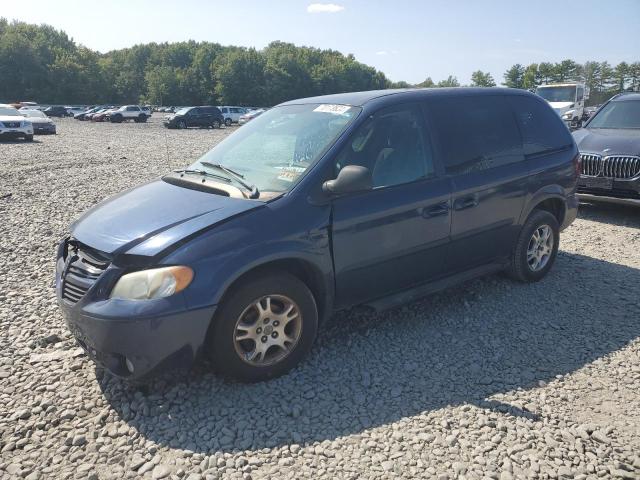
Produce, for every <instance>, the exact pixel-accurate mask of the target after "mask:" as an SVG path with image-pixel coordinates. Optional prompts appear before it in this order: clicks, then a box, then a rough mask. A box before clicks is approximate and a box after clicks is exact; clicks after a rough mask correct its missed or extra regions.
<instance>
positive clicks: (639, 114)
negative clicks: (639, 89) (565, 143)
mask: <svg viewBox="0 0 640 480" xmlns="http://www.w3.org/2000/svg"><path fill="white" fill-rule="evenodd" d="M587 128H640V100H627V101H623V102H610V103H608V104H607V105H606V106H605V107H603V108H602V110H600V111H599V112H598V114H597V115H596V116H595V117H593V120H591V122H589V125H587Z"/></svg>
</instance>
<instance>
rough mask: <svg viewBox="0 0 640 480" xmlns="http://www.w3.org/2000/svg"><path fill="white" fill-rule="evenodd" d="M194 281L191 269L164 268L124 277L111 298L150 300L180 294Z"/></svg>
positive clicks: (114, 289) (119, 281)
mask: <svg viewBox="0 0 640 480" xmlns="http://www.w3.org/2000/svg"><path fill="white" fill-rule="evenodd" d="M191 280H193V270H191V269H190V268H189V267H164V268H154V269H151V270H142V271H140V272H133V273H127V274H126V275H123V276H122V277H121V278H120V280H118V283H116V286H115V287H114V288H113V291H112V292H111V295H110V298H122V299H126V300H150V299H153V298H163V297H168V296H170V295H173V294H174V293H178V292H180V291H182V290H184V289H185V288H187V286H188V285H189V284H190V283H191Z"/></svg>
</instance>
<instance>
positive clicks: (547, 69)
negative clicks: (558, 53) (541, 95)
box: [538, 62, 554, 83]
mask: <svg viewBox="0 0 640 480" xmlns="http://www.w3.org/2000/svg"><path fill="white" fill-rule="evenodd" d="M553 76H554V66H553V64H552V63H549V62H540V64H539V65H538V77H539V78H540V83H550V82H552V81H553Z"/></svg>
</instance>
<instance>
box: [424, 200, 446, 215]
mask: <svg viewBox="0 0 640 480" xmlns="http://www.w3.org/2000/svg"><path fill="white" fill-rule="evenodd" d="M448 214H449V202H441V203H438V204H436V205H433V206H431V207H426V208H423V209H422V216H423V217H424V218H433V217H439V216H442V215H448Z"/></svg>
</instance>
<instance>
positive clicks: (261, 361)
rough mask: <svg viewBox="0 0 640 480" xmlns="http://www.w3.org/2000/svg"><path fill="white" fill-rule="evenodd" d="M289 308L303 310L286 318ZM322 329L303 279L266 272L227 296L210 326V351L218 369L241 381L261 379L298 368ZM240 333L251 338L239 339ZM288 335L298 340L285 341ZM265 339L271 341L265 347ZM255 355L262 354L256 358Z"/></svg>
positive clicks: (208, 341) (258, 380) (266, 342)
mask: <svg viewBox="0 0 640 480" xmlns="http://www.w3.org/2000/svg"><path fill="white" fill-rule="evenodd" d="M267 298H269V299H271V300H270V303H268V301H267ZM258 302H259V303H260V305H261V308H262V310H263V314H262V315H260V314H259V310H258V308H257V304H258ZM289 307H292V309H291V310H290V312H291V313H289V316H291V315H295V313H297V315H295V316H292V317H291V318H290V319H289V321H287V322H286V323H285V322H283V321H282V319H283V318H287V317H280V315H286V312H287V311H289V310H288V308H289ZM269 313H270V314H271V315H274V316H275V319H274V318H273V317H269V316H268V315H269ZM279 318H280V320H278V319H279ZM243 325H244V326H245V328H243ZM317 331H318V309H317V307H316V302H315V299H314V298H313V295H312V294H311V291H309V289H308V288H307V286H306V285H305V284H304V283H303V282H301V281H300V280H298V279H297V278H296V277H294V276H293V275H290V274H287V273H281V274H270V275H260V276H256V277H254V278H250V279H248V280H247V281H245V282H243V283H242V284H240V285H239V286H237V287H235V288H233V289H232V291H230V292H229V293H228V294H227V295H226V296H225V299H223V301H222V304H221V306H220V309H219V310H218V311H217V312H216V315H215V318H214V319H213V323H212V325H211V327H210V329H209V335H208V339H207V351H208V354H209V357H210V358H211V360H212V362H213V365H214V368H215V369H216V371H217V372H218V373H220V374H222V375H223V376H225V377H227V378H231V379H234V380H238V381H241V382H260V381H264V380H268V379H271V378H275V377H278V376H280V375H283V374H284V373H286V372H288V371H289V370H290V369H292V368H293V367H295V366H296V365H297V364H298V363H299V362H300V361H301V360H302V358H303V357H304V356H305V355H306V354H307V353H308V352H309V350H310V349H311V346H312V345H313V342H314V340H315V337H316V333H317ZM237 335H243V336H246V337H247V338H246V339H244V340H242V339H241V340H240V341H237V340H236V338H235V337H236V336H237ZM260 335H262V336H260ZM252 336H255V337H256V339H255V340H253V339H252V338H251V337H252ZM285 338H291V339H293V341H289V342H285V341H284V339H285ZM278 343H280V344H281V345H285V346H286V348H285V347H282V346H278V345H277V344H278ZM286 343H289V345H286ZM263 344H266V345H269V344H271V345H270V346H267V347H266V350H265V347H264V346H263ZM256 347H261V348H256ZM260 351H261V352H260ZM252 355H255V357H256V358H254V359H253V360H252V359H251V356H252Z"/></svg>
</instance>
